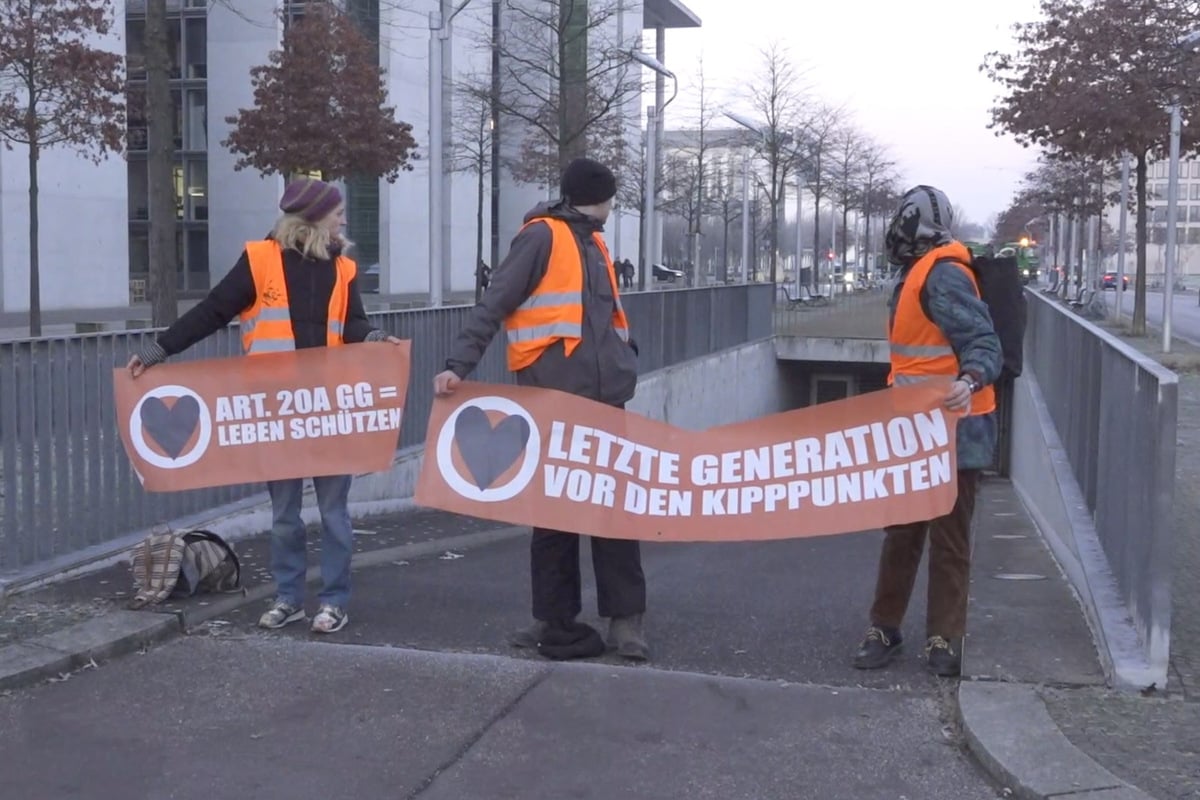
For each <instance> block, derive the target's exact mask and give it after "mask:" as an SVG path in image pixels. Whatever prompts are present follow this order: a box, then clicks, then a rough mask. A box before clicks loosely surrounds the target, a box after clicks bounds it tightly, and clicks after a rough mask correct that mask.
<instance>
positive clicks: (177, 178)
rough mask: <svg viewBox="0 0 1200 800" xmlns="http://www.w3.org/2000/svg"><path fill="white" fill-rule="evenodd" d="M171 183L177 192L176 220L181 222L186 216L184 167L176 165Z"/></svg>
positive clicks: (172, 171)
mask: <svg viewBox="0 0 1200 800" xmlns="http://www.w3.org/2000/svg"><path fill="white" fill-rule="evenodd" d="M171 183H172V185H173V188H174V190H175V219H178V220H181V219H183V215H184V202H183V196H184V191H183V165H182V164H179V163H176V164H175V166H174V167H173V168H172V169H171Z"/></svg>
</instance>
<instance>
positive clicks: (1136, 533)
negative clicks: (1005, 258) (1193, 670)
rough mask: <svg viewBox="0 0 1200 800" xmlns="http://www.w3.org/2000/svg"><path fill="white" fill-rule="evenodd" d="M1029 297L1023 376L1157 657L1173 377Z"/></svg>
mask: <svg viewBox="0 0 1200 800" xmlns="http://www.w3.org/2000/svg"><path fill="white" fill-rule="evenodd" d="M1028 295H1029V297H1030V302H1029V324H1028V330H1027V333H1026V341H1027V346H1026V364H1027V369H1028V370H1029V371H1030V372H1032V374H1033V376H1034V377H1035V378H1036V380H1037V383H1038V386H1039V388H1040V389H1041V393H1042V396H1043V398H1044V400H1045V403H1046V407H1047V409H1048V411H1049V414H1050V417H1051V419H1052V420H1053V421H1054V427H1055V428H1056V430H1057V431H1058V434H1059V437H1060V438H1061V439H1062V442H1063V447H1064V449H1065V450H1066V453H1067V457H1068V458H1069V460H1070V462H1071V468H1072V471H1073V473H1074V475H1075V479H1076V481H1078V483H1079V486H1080V489H1081V491H1082V493H1083V497H1084V499H1085V501H1086V503H1087V507H1088V510H1089V511H1090V512H1091V515H1092V518H1093V520H1094V522H1095V526H1096V532H1097V536H1098V537H1099V540H1100V544H1101V546H1102V547H1103V549H1104V553H1105V556H1106V557H1107V559H1108V564H1109V567H1110V568H1111V569H1112V571H1113V574H1114V575H1115V576H1116V579H1117V582H1118V585H1119V586H1120V589H1121V592H1122V594H1123V596H1124V599H1125V601H1126V603H1127V605H1128V608H1129V612H1130V614H1131V616H1132V618H1133V620H1134V622H1135V624H1136V625H1137V627H1138V629H1139V631H1140V632H1141V634H1142V636H1143V644H1144V645H1145V646H1146V647H1147V648H1148V649H1149V650H1150V651H1151V656H1152V657H1154V655H1155V654H1154V653H1153V650H1154V649H1155V648H1156V647H1158V646H1159V644H1160V643H1161V642H1165V641H1166V638H1165V637H1166V636H1167V635H1168V632H1169V630H1170V620H1171V599H1170V598H1171V589H1170V586H1171V541H1172V533H1173V511H1172V504H1173V500H1174V491H1175V442H1176V433H1175V429H1176V415H1177V410H1178V388H1179V379H1178V377H1177V376H1176V375H1175V373H1173V372H1171V371H1170V370H1168V369H1166V368H1165V367H1163V366H1162V365H1161V364H1159V363H1158V362H1157V361H1154V360H1153V359H1150V358H1148V357H1146V356H1144V355H1142V354H1141V353H1139V352H1137V351H1136V350H1134V349H1133V348H1132V347H1130V346H1129V345H1127V344H1125V343H1124V342H1122V341H1121V340H1120V339H1117V338H1116V337H1114V336H1112V335H1110V334H1108V333H1107V332H1105V331H1104V330H1102V329H1100V328H1098V327H1097V326H1095V325H1093V324H1091V323H1090V322H1088V321H1086V320H1084V319H1082V318H1081V317H1079V316H1078V315H1076V314H1073V313H1071V312H1070V311H1068V310H1067V309H1065V308H1063V307H1062V306H1061V305H1060V304H1058V303H1056V302H1054V301H1052V300H1050V299H1047V298H1045V297H1043V296H1041V295H1040V294H1039V293H1038V292H1032V291H1031V292H1029V293H1028Z"/></svg>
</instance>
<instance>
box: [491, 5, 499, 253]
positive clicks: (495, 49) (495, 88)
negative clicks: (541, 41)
mask: <svg viewBox="0 0 1200 800" xmlns="http://www.w3.org/2000/svg"><path fill="white" fill-rule="evenodd" d="M491 78H492V86H491V93H490V96H489V97H488V100H489V105H490V107H489V112H490V114H491V136H490V140H491V148H492V154H491V160H490V161H489V164H490V167H491V168H490V170H489V172H490V176H489V177H490V179H491V184H492V185H491V189H492V204H491V216H492V219H491V228H492V230H491V234H492V242H491V245H492V247H491V259H490V261H489V262H488V263H489V264H491V265H492V269H495V268H496V267H497V266H498V265H499V264H500V0H492V75H491Z"/></svg>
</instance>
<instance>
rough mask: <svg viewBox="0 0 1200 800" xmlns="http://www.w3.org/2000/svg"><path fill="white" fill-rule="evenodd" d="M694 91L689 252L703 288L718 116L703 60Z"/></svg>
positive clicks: (688, 153) (697, 70)
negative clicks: (702, 252)
mask: <svg viewBox="0 0 1200 800" xmlns="http://www.w3.org/2000/svg"><path fill="white" fill-rule="evenodd" d="M693 89H694V91H695V97H696V112H695V113H696V116H695V121H696V124H695V138H694V140H693V141H692V142H691V143H690V146H689V147H687V148H686V150H685V153H686V155H687V157H688V159H689V161H690V162H691V168H692V172H693V175H694V181H693V183H694V186H693V188H692V191H691V198H690V201H689V203H688V205H689V206H690V208H689V211H690V213H688V214H687V223H688V235H689V236H690V237H691V242H690V244H691V247H690V250H689V252H690V253H691V256H690V258H691V261H692V268H693V269H694V270H695V271H696V272H695V278H696V285H698V286H703V285H704V284H705V283H706V282H707V281H706V280H705V277H706V271H705V270H703V269H701V267H700V240H701V235H700V234H701V230H700V229H701V222H702V220H703V219H704V215H705V214H706V213H708V210H709V200H708V198H707V197H706V190H707V188H708V183H709V174H708V173H709V170H710V168H711V165H710V164H709V161H710V160H711V151H712V148H713V145H714V141H713V137H712V131H711V129H712V123H713V118H714V117H715V116H716V109H715V108H714V107H713V103H712V97H711V94H710V92H709V90H708V85H707V83H706V81H705V77H704V58H703V56H701V58H700V59H699V61H698V63H697V64H696V80H695V83H694V85H693Z"/></svg>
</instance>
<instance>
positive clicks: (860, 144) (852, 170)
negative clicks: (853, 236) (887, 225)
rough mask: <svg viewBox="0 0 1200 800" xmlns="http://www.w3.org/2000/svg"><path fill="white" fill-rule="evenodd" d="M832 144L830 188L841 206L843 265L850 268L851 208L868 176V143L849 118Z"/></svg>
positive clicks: (833, 197) (833, 196)
mask: <svg viewBox="0 0 1200 800" xmlns="http://www.w3.org/2000/svg"><path fill="white" fill-rule="evenodd" d="M830 144H831V146H832V147H831V151H830V156H831V159H830V161H829V166H830V170H829V192H830V197H831V198H832V199H833V200H834V202H835V203H837V205H838V206H839V207H840V208H841V215H842V220H841V221H842V226H841V228H842V236H841V245H842V249H841V256H842V269H846V266H847V264H846V255H847V251H848V250H849V248H850V236H849V219H850V209H851V207H853V206H856V205H858V203H859V199H860V197H861V195H862V187H863V184H864V183H865V180H866V176H865V175H864V174H863V169H862V162H863V157H864V155H865V152H866V147H867V145H866V141H865V140H864V139H863V137H862V134H860V133H859V132H858V130H857V129H856V128H854V127H853V126H852V125H851V124H849V123H848V122H847V123H844V124H843V125H842V126H841V127H839V128H838V129H837V130H836V131H835V132H834V135H833V137H832V140H831V142H830Z"/></svg>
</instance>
